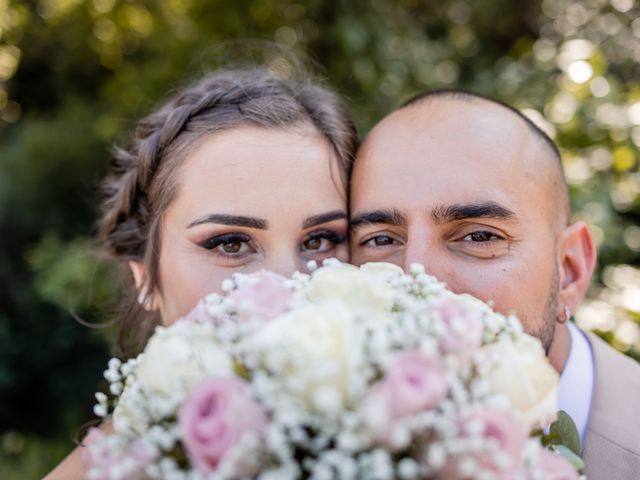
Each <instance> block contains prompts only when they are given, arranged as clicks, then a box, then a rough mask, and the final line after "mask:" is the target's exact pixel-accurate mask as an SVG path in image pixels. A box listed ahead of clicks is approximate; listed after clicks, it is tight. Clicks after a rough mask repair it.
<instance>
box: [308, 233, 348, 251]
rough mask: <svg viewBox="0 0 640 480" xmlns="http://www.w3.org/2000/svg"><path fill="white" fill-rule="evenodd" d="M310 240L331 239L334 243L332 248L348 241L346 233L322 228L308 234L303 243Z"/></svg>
mask: <svg viewBox="0 0 640 480" xmlns="http://www.w3.org/2000/svg"><path fill="white" fill-rule="evenodd" d="M309 240H329V241H330V242H331V243H332V244H333V245H332V248H333V247H336V246H338V245H340V244H342V243H344V242H346V241H347V236H346V235H344V234H340V233H337V232H334V231H333V230H320V231H317V232H312V233H310V234H309V235H308V236H307V238H305V239H304V240H303V241H302V244H304V243H305V242H308V241H309ZM301 250H302V247H301ZM302 251H305V250H302ZM311 251H313V250H311Z"/></svg>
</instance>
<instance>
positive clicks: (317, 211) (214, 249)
mask: <svg viewBox="0 0 640 480" xmlns="http://www.w3.org/2000/svg"><path fill="white" fill-rule="evenodd" d="M339 172H340V167H339V165H338V161H337V159H336V156H335V154H334V153H333V150H332V148H331V146H330V145H329V144H328V142H327V141H326V140H325V139H324V138H323V137H322V136H321V135H320V134H319V133H318V132H316V131H315V130H313V129H311V127H308V128H306V129H302V128H299V129H292V130H277V129H271V130H270V129H261V128H254V127H241V128H235V129H231V130H229V131H225V132H221V133H217V134H214V135H211V136H210V137H207V138H205V139H204V140H203V141H202V142H201V143H200V144H199V145H198V146H197V147H196V148H194V149H193V150H191V151H190V152H189V153H188V154H187V157H186V159H185V162H184V163H183V164H182V166H181V167H180V170H179V171H178V172H177V175H178V177H177V183H178V190H177V194H176V197H175V199H174V200H173V202H172V203H171V204H170V206H169V207H168V209H167V211H166V213H165V215H164V218H163V223H162V226H161V234H160V235H161V238H160V241H161V247H160V261H159V262H160V263H159V275H160V284H161V289H160V291H158V292H156V293H155V294H154V295H153V296H152V297H151V300H152V301H151V307H152V308H157V309H159V310H160V313H161V316H162V320H163V323H165V324H166V323H171V322H173V321H175V320H176V319H178V318H179V317H180V316H182V315H185V314H186V313H188V312H189V310H191V309H192V308H193V307H194V306H195V305H196V303H197V302H198V300H200V298H202V297H203V296H204V295H206V294H209V293H212V292H220V289H221V288H220V285H221V282H222V280H223V279H225V278H227V277H229V276H230V275H231V274H232V273H234V272H254V271H256V270H260V269H268V270H272V271H274V272H277V273H281V274H284V275H288V274H291V273H292V272H294V271H296V270H300V271H305V270H306V265H307V263H308V262H309V261H310V260H316V261H318V262H320V261H322V260H323V259H325V258H329V257H337V258H339V259H341V260H343V261H347V260H348V246H347V241H346V240H347V234H348V223H347V209H346V196H345V191H344V187H343V186H342V182H341V181H340V175H339ZM134 270H135V268H134Z"/></svg>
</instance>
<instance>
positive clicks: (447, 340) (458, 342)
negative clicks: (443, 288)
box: [437, 298, 483, 355]
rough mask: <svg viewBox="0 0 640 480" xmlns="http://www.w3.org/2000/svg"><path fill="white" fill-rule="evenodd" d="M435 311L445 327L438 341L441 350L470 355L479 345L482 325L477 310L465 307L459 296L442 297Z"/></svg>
mask: <svg viewBox="0 0 640 480" xmlns="http://www.w3.org/2000/svg"><path fill="white" fill-rule="evenodd" d="M437 311H438V313H439V314H440V318H441V319H442V321H443V322H444V324H445V327H446V333H445V336H444V338H443V339H442V341H441V342H440V345H441V347H442V350H443V351H445V352H448V353H449V352H450V353H461V354H463V355H470V354H472V353H473V352H474V351H475V350H476V349H477V348H478V347H480V345H481V343H482V330H483V326H482V320H481V319H480V317H479V313H478V312H476V311H475V310H472V309H471V308H466V307H465V305H464V304H462V303H461V300H460V299H459V298H447V299H444V300H443V301H441V302H440V303H439V304H438V307H437Z"/></svg>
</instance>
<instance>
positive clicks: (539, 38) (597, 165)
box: [0, 0, 640, 478]
mask: <svg viewBox="0 0 640 480" xmlns="http://www.w3.org/2000/svg"><path fill="white" fill-rule="evenodd" d="M639 14H640V6H639V5H637V4H636V2H634V1H633V0H589V1H588V2H581V1H577V0H542V1H537V2H530V1H524V0H519V1H507V0H477V1H474V2H471V1H464V0H440V1H435V0H398V1H393V2H392V1H387V0H367V1H364V0H336V1H334V2H325V1H321V0H307V1H301V0H217V1H214V2H212V1H207V0H146V1H143V0H90V1H89V0H86V1H83V0H0V255H1V258H0V282H1V284H2V285H3V288H2V289H0V432H8V433H4V434H2V433H0V438H1V442H0V461H5V460H6V461H7V462H10V464H11V465H14V469H13V471H15V472H17V473H16V474H15V476H16V478H24V477H25V476H34V473H33V472H34V468H35V469H37V468H40V469H41V471H39V472H40V473H41V472H42V471H44V470H46V469H47V468H49V467H50V466H51V463H52V462H55V461H56V460H57V458H58V457H56V456H55V455H54V456H53V457H54V458H52V457H51V456H50V455H45V454H39V453H38V449H42V448H47V449H49V448H53V450H52V451H56V452H57V450H56V449H55V447H50V443H46V442H47V440H37V441H36V440H34V441H30V443H28V444H25V442H24V435H27V436H29V438H30V439H33V438H35V437H36V436H40V437H41V438H44V436H48V437H52V438H53V437H55V436H56V435H60V434H62V435H64V436H65V437H66V438H68V437H69V432H70V431H72V430H73V429H74V428H75V427H77V426H79V425H80V424H81V423H82V422H83V421H84V420H85V419H87V418H88V417H89V416H90V405H91V402H92V397H91V392H92V391H93V390H95V388H96V385H97V382H98V380H99V379H98V378H97V377H98V373H99V372H100V371H101V370H102V368H103V365H104V361H105V359H106V356H107V352H108V344H109V339H110V335H111V333H112V332H111V330H110V329H108V328H107V329H102V330H100V329H98V330H96V329H89V328H86V327H84V326H82V325H81V324H80V323H79V322H77V321H76V320H75V319H74V316H75V317H77V318H80V319H82V320H83V321H87V322H90V323H100V322H106V321H108V320H109V316H110V310H109V308H108V305H110V302H111V301H112V300H113V299H114V298H117V296H118V295H120V294H121V292H122V289H121V288H122V285H121V281H120V280H119V276H118V272H116V271H114V270H113V268H112V267H110V266H109V265H108V264H107V263H105V262H104V261H103V260H101V258H100V257H99V255H97V254H96V252H97V248H96V246H95V244H94V242H93V240H92V238H93V236H94V233H95V228H94V222H95V219H96V218H97V214H98V212H97V210H96V205H97V203H98V202H97V199H98V195H97V186H98V184H99V179H100V178H101V177H102V176H103V174H104V173H105V171H106V166H107V163H108V148H109V144H110V143H111V142H113V141H114V140H118V139H122V138H123V137H124V136H126V134H127V133H128V131H129V129H130V128H131V127H132V125H133V121H134V120H135V119H136V118H138V117H140V116H141V115H144V114H145V113H147V112H148V111H149V109H150V108H151V106H152V105H153V103H155V102H156V101H157V100H158V99H159V98H161V97H162V96H163V95H165V94H166V92H167V91H168V90H169V89H170V88H172V87H175V86H177V85H180V84H182V83H184V82H186V81H188V80H189V79H191V78H193V77H194V76H195V75H198V74H200V73H201V72H202V71H204V70H207V69H209V68H212V67H215V66H216V65H218V64H220V63H225V62H226V61H233V60H236V59H237V57H238V56H240V57H243V58H247V59H253V60H255V61H261V62H265V63H267V64H269V65H270V66H271V67H272V68H274V69H280V70H282V69H285V70H286V69H287V68H290V65H288V63H287V62H288V61H289V60H290V57H287V55H286V53H287V52H288V51H293V52H298V53H300V52H304V53H306V54H308V55H309V57H310V59H311V60H312V61H314V62H315V63H316V64H317V65H319V66H321V67H320V71H321V74H322V76H324V77H326V79H327V80H328V82H329V83H330V84H331V85H333V86H334V87H335V88H336V89H337V90H338V91H340V92H341V93H342V94H344V95H345V96H347V98H348V99H349V100H350V103H351V106H352V108H353V111H354V114H355V116H356V119H357V122H358V124H359V126H360V130H361V131H362V132H366V131H367V129H368V128H370V127H371V126H372V125H373V124H374V123H375V122H376V121H377V120H378V119H379V118H380V117H382V116H383V115H385V114H386V113H387V112H388V111H389V110H390V109H392V108H394V107H395V106H397V105H398V104H399V103H400V102H401V101H403V100H405V99H407V98H408V97H409V96H411V95H413V94H414V93H416V92H417V91H420V90H424V89H433V88H443V87H453V86H457V87H463V88H468V89H471V90H474V91H477V92H479V93H484V94H489V95H493V96H496V97H498V98H501V99H503V100H505V101H507V102H510V103H513V104H514V105H516V106H517V107H519V108H521V109H523V111H524V112H525V113H526V114H527V115H529V116H530V117H531V118H532V119H533V120H534V121H536V122H538V123H539V124H540V125H541V126H542V127H543V128H545V129H546V130H547V131H548V132H549V133H550V134H551V135H552V136H554V138H555V139H556V141H557V142H558V144H559V145H560V147H561V150H562V153H563V161H564V163H565V167H566V171H567V178H568V181H569V183H570V187H571V194H572V202H573V205H574V209H575V214H576V217H578V218H582V219H585V220H587V221H588V222H589V223H590V224H591V225H592V227H593V229H594V232H595V234H596V239H597V241H598V245H599V252H600V260H599V271H598V275H597V278H596V281H595V282H594V285H593V288H592V291H591V292H590V299H589V300H588V301H586V302H585V303H584V305H583V307H582V308H581V309H580V310H579V311H578V312H577V314H576V319H577V321H578V323H580V324H581V325H582V326H584V327H586V328H592V329H595V330H596V331H597V332H598V333H600V334H601V335H603V336H604V337H605V338H606V339H607V340H608V341H610V342H611V343H612V344H613V345H614V346H615V347H616V348H618V349H620V350H622V351H624V352H626V353H627V354H629V355H631V356H634V357H635V358H640V326H639V325H640V269H639V268H638V267H639V266H640V226H639V219H640V173H639V170H638V149H639V146H640V82H639V80H638V79H640V18H639V16H640V15H639ZM243 38H245V39H246V38H254V39H263V40H267V41H270V42H274V43H275V44H276V45H278V47H279V49H280V50H278V49H275V48H265V49H262V50H261V49H260V48H255V43H252V42H241V45H242V46H241V47H239V46H238V42H229V40H236V39H243ZM252 45H253V47H252ZM43 442H44V443H43ZM43 445H45V446H43ZM63 450H64V449H62V450H61V451H63ZM25 452H26V453H25ZM36 457H37V458H42V459H43V460H42V463H41V465H40V466H36V467H33V462H32V459H33V458H36ZM21 459H22V460H21ZM24 459H29V460H24ZM21 462H22V463H21ZM28 465H30V466H28ZM27 468H29V470H27ZM20 472H22V473H20ZM26 472H29V473H28V474H27V473H26ZM3 473H4V472H3ZM21 474H22V476H20V475H21ZM38 474H39V473H38ZM35 475H37V474H35Z"/></svg>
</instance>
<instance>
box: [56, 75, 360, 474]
mask: <svg viewBox="0 0 640 480" xmlns="http://www.w3.org/2000/svg"><path fill="white" fill-rule="evenodd" d="M357 143H358V139H357V134H356V130H355V127H354V123H353V121H352V119H351V118H350V116H349V113H348V112H347V110H346V108H345V106H344V105H343V103H342V101H341V99H340V98H339V97H338V96H337V95H336V94H334V93H332V92H330V91H328V90H326V89H325V88H323V87H321V86H318V85H316V84H313V83H311V82H309V81H308V80H305V79H298V78H288V79H282V78H279V77H277V76H276V75H274V74H273V73H271V72H270V71H268V70H267V69H263V68H258V67H255V68H248V69H243V70H225V71H218V72H215V73H212V74H209V75H207V76H205V77H204V78H203V79H202V80H200V81H198V82H197V83H195V84H193V85H191V86H189V87H187V88H186V89H184V90H182V91H180V92H178V93H177V94H176V95H175V96H174V97H173V98H172V99H170V100H169V101H168V102H167V103H166V104H164V105H162V106H161V107H160V108H159V109H158V110H156V111H155V112H154V113H153V114H151V115H150V116H148V117H147V118H145V119H143V120H142V121H140V122H139V124H138V125H137V128H136V129H135V133H134V135H133V138H132V139H131V142H130V144H129V145H128V146H127V147H126V148H120V149H117V150H116V152H115V154H114V159H113V165H112V172H111V175H110V176H109V177H108V178H107V180H106V182H105V187H106V188H105V190H106V200H105V202H104V205H103V217H102V221H101V229H100V234H101V237H102V240H103V243H104V245H105V248H106V249H107V251H108V252H109V253H111V254H112V256H113V257H114V258H115V259H116V260H117V261H119V262H121V263H124V264H126V265H128V267H129V270H130V271H131V274H132V275H131V277H132V280H133V282H132V283H133V286H134V287H135V290H136V294H135V295H132V296H131V297H132V298H134V299H135V300H134V301H133V302H131V303H132V304H131V305H128V306H127V308H126V309H125V310H126V311H127V312H128V313H127V315H126V316H125V318H124V319H123V320H122V323H121V329H120V330H121V331H120V335H119V344H120V348H121V351H122V353H123V354H127V353H129V354H135V353H137V352H138V351H139V350H140V349H141V348H142V347H143V345H144V342H145V341H146V339H147V338H148V336H149V335H150V333H151V332H152V330H153V327H154V326H155V325H158V324H160V323H161V324H169V323H171V322H173V321H175V320H176V319H178V318H179V317H180V316H182V315H184V314H186V313H187V312H188V311H189V310H191V308H192V307H194V306H195V304H196V303H197V301H198V300H199V299H200V298H201V297H203V296H204V295H206V294H208V293H211V292H214V291H216V290H218V289H219V288H220V284H221V281H222V280H223V279H224V278H226V277H228V276H229V275H231V273H233V272H251V271H256V270H259V269H268V270H272V271H275V272H278V273H282V274H290V273H292V272H294V271H296V270H300V271H304V270H305V269H306V265H307V263H308V262H309V261H310V260H315V261H318V262H320V261H321V260H323V259H324V258H328V257H337V258H339V259H341V260H344V261H346V260H348V244H347V237H348V218H347V181H348V177H349V173H350V167H351V162H352V159H353V156H354V154H355V150H356V148H357ZM102 428H103V429H105V430H108V429H109V428H110V425H109V424H108V423H107V424H106V425H104V426H103V427H102ZM82 454H83V447H82V446H80V447H78V448H76V449H75V450H74V451H73V452H72V453H71V454H70V455H69V456H68V457H67V458H66V459H65V460H63V462H62V463H61V464H60V465H58V467H57V468H56V469H55V470H54V471H52V472H51V473H50V474H49V475H48V476H47V477H46V479H47V480H57V479H74V478H83V475H84V469H83V463H82Z"/></svg>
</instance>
